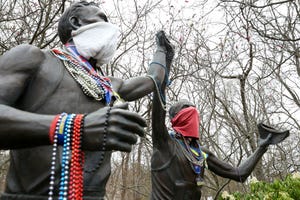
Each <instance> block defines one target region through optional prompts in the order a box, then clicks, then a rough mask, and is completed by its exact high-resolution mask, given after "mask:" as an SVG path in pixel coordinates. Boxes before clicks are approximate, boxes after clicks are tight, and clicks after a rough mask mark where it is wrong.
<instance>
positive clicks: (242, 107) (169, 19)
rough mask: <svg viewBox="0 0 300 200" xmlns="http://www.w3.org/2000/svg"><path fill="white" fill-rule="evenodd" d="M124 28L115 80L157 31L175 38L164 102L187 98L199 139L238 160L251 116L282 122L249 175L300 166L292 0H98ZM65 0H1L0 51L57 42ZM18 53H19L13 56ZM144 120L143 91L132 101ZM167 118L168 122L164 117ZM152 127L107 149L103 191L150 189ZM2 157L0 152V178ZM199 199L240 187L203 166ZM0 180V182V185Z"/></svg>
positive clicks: (112, 69) (145, 52)
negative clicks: (279, 137) (284, 133)
mask: <svg viewBox="0 0 300 200" xmlns="http://www.w3.org/2000/svg"><path fill="white" fill-rule="evenodd" d="M97 2H98V3H99V4H100V5H101V7H103V10H104V11H105V12H106V13H107V15H108V16H109V19H110V21H111V22H113V23H115V24H118V25H119V26H120V28H121V30H122V39H121V41H120V45H119V48H118V51H117V53H116V55H115V58H114V60H113V61H112V62H111V64H109V65H105V66H103V68H104V71H106V73H107V74H110V75H114V76H118V77H121V78H124V79H126V78H129V77H132V76H138V75H144V74H145V72H146V70H147V67H148V63H149V62H150V61H151V59H152V54H153V52H154V50H155V49H154V47H155V45H154V44H155V42H154V36H155V33H156V32H157V31H159V30H160V29H163V30H165V32H166V33H167V35H168V36H169V37H170V40H171V41H172V43H173V44H174V45H175V48H176V55H175V59H174V64H173V68H172V70H171V73H170V79H171V81H172V84H171V86H170V87H169V88H168V91H167V98H168V99H167V101H168V103H167V106H168V107H169V106H170V104H172V103H173V102H174V101H177V100H178V99H182V98H185V99H189V100H191V101H192V102H194V103H195V104H196V105H197V107H198V109H199V111H200V114H201V132H200V136H201V137H200V140H201V143H202V144H203V145H205V146H207V147H209V148H210V149H211V150H212V151H213V152H214V153H215V154H216V155H217V156H218V157H220V158H221V159H224V160H225V161H227V162H229V163H231V164H232V165H238V164H239V163H240V162H242V160H243V159H244V158H246V157H247V156H249V155H250V154H251V153H252V152H253V151H254V150H255V148H256V146H257V143H256V142H257V136H258V135H257V134H258V132H257V127H256V125H257V123H258V122H261V121H262V122H264V123H266V124H270V125H272V126H275V127H276V128H279V129H289V130H290V132H291V135H290V137H289V138H288V139H287V140H286V141H285V142H283V143H282V144H280V145H276V146H272V147H270V148H269V151H268V152H267V153H266V154H265V155H264V157H263V159H262V162H260V163H259V164H258V166H257V167H256V169H255V171H254V172H253V176H255V177H257V178H258V179H259V180H262V181H273V180H275V179H284V177H286V175H287V174H289V173H293V172H295V171H299V168H300V166H299V165H300V159H299V152H300V149H299V147H300V145H299V143H300V136H299V128H300V124H299V119H300V114H299V113H300V98H299V91H300V84H299V80H300V79H299V78H300V60H299V58H300V53H299V40H300V34H299V30H300V27H299V20H300V3H299V1H298V0H278V1H277V0H276V1H275V0H260V1H257V0H251V1H243V0H218V1H209V0H148V1H146V0H139V1H138V0H126V1H125V0H112V1H97ZM69 3H70V1H67V0H63V1H58V0H0V55H1V54H3V53H4V52H5V51H7V50H9V49H10V48H12V47H14V46H16V45H18V44H22V43H30V44H34V45H36V46H38V47H40V48H43V49H48V48H52V47H54V46H58V45H60V43H59V41H58V37H57V33H56V28H57V20H58V19H59V16H60V14H61V13H62V12H63V11H64V9H65V8H66V7H67V6H68V5H69ZM16 59H17V58H16ZM130 105H131V108H130V109H132V110H135V111H137V112H139V113H140V114H141V115H142V116H143V117H145V119H146V120H147V122H148V124H150V119H151V115H150V111H151V95H149V96H146V97H144V98H142V99H140V100H138V101H135V102H132V103H131V104H130ZM166 123H167V124H168V120H166ZM150 135H151V126H148V128H147V136H146V137H145V138H141V139H140V141H139V143H138V144H137V145H136V146H135V147H134V148H133V151H132V152H131V153H130V154H125V153H118V152H116V153H114V155H115V156H114V157H113V160H112V166H113V171H112V175H111V178H110V182H109V184H108V185H107V191H108V193H107V197H108V199H137V200H141V199H148V196H149V193H150V191H151V181H150V178H149V177H150V157H151V151H152V147H151V137H150ZM8 164H9V159H8V153H7V151H1V154H0V170H1V173H0V179H1V180H0V183H2V184H3V183H4V176H5V170H6V169H7V165H8ZM205 181H206V185H205V187H204V188H203V191H204V192H203V199H206V198H207V197H211V198H212V199H216V198H217V197H218V196H219V195H220V194H221V192H222V191H223V190H226V191H229V192H230V193H232V192H234V191H240V192H247V190H248V188H247V187H246V185H247V181H246V183H244V184H240V183H236V182H233V181H229V180H227V179H223V178H220V177H218V176H216V175H214V174H211V173H209V172H207V173H206V177H205ZM2 187H3V186H2Z"/></svg>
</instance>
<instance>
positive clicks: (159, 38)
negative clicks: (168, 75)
mask: <svg viewBox="0 0 300 200" xmlns="http://www.w3.org/2000/svg"><path fill="white" fill-rule="evenodd" d="M156 45H157V48H158V49H161V50H163V51H165V52H166V65H167V68H168V71H170V67H171V63H172V60H173V58H174V55H175V51H174V46H173V45H172V44H171V42H170V41H169V39H168V38H167V37H166V34H165V32H164V31H162V30H161V31H159V32H157V33H156Z"/></svg>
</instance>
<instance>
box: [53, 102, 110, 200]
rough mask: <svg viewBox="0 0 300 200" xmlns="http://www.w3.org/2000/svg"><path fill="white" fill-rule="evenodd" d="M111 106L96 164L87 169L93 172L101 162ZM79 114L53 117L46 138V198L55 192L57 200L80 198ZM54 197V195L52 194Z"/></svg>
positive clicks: (80, 128)
mask: <svg viewBox="0 0 300 200" xmlns="http://www.w3.org/2000/svg"><path fill="white" fill-rule="evenodd" d="M110 111H111V107H108V108H107V112H106V120H105V123H104V132H103V134H102V135H101V136H102V137H103V138H102V145H101V152H102V154H101V156H100V161H99V162H98V164H97V165H96V166H95V167H94V168H93V169H92V170H90V171H87V173H92V172H95V171H96V170H97V169H99V167H100V166H101V164H102V162H103V160H104V153H105V151H106V142H107V133H108V126H109V115H110ZM84 119H85V115H83V114H77V115H76V114H67V113H62V114H59V115H56V116H55V118H54V119H53V121H52V123H51V126H50V130H49V139H50V142H51V143H52V144H53V149H52V151H53V152H52V158H51V170H50V183H49V193H48V200H53V199H54V197H55V196H58V199H59V200H82V199H83V179H84V176H83V175H84V172H86V171H85V170H84V167H83V166H84V152H83V150H82V144H81V142H82V135H83V132H84V129H83V127H84ZM59 145H60V146H62V155H61V172H60V179H59V183H56V182H55V180H56V179H55V174H56V171H57V166H59V163H57V160H58V146H59ZM57 184H59V187H58V194H55V185H57ZM55 199H56V198H55Z"/></svg>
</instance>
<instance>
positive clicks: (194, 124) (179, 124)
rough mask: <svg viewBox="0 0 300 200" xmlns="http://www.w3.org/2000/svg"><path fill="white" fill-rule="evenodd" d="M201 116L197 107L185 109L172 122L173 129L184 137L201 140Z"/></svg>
mask: <svg viewBox="0 0 300 200" xmlns="http://www.w3.org/2000/svg"><path fill="white" fill-rule="evenodd" d="M199 122H200V119H199V114H198V111H197V109H196V108H195V107H188V108H184V109H182V110H181V111H179V113H177V114H176V115H175V117H173V119H172V120H171V123H172V127H173V129H174V130H175V131H176V132H177V133H181V134H182V135H183V136H184V137H193V138H197V139H199Z"/></svg>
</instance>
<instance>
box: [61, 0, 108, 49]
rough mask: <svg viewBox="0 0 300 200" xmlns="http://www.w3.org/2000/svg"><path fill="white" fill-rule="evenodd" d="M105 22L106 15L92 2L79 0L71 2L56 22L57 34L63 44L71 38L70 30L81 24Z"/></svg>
mask: <svg viewBox="0 0 300 200" xmlns="http://www.w3.org/2000/svg"><path fill="white" fill-rule="evenodd" d="M101 21H105V22H107V21H108V20H107V17H106V15H105V14H104V13H103V12H102V11H101V9H100V8H99V7H98V6H97V4H95V3H94V2H86V1H80V2H76V3H74V4H72V5H71V6H70V7H69V8H67V9H66V10H65V12H64V13H63V15H62V16H61V18H60V20H59V23H58V36H59V38H60V41H61V42H62V43H63V44H65V43H67V42H68V41H69V40H70V39H71V37H72V36H71V32H72V30H77V29H78V28H80V27H81V26H84V25H87V24H91V23H95V22H101Z"/></svg>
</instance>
